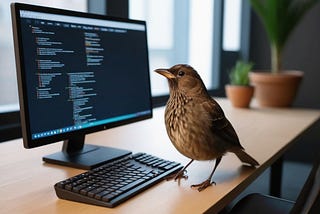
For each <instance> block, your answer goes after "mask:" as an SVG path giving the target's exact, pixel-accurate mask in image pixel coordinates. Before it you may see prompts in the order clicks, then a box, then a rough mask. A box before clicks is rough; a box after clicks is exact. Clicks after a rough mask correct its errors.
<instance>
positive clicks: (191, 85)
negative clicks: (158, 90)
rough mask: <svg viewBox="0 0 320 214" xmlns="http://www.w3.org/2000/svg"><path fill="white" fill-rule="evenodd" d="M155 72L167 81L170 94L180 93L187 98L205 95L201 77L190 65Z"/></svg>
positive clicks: (179, 65)
mask: <svg viewBox="0 0 320 214" xmlns="http://www.w3.org/2000/svg"><path fill="white" fill-rule="evenodd" d="M155 72H157V73H159V74H161V75H163V76H165V77H166V78H167V79H168V82H169V88H170V93H173V92H180V93H182V94H184V95H187V96H199V95H201V94H203V93H204V94H207V90H206V87H205V85H204V84H203V82H202V80H201V77H200V76H199V74H198V72H197V71H196V70H194V69H193V68H192V67H191V66H190V65H186V64H178V65H174V66H172V67H171V68H168V69H164V68H160V69H156V70H155Z"/></svg>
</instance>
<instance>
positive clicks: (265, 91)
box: [249, 71, 303, 107]
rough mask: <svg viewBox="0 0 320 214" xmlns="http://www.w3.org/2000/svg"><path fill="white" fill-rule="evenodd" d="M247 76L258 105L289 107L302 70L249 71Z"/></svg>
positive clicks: (296, 89) (295, 92)
mask: <svg viewBox="0 0 320 214" xmlns="http://www.w3.org/2000/svg"><path fill="white" fill-rule="evenodd" d="M249 78H250V81H251V84H252V85H254V86H255V98H256V99H257V101H258V103H259V105H260V106H266V107H289V106H291V105H292V103H293V101H294V99H295V97H296V94H297V91H298V88H299V85H300V82H301V80H302V78H303V72H301V71H283V72H281V73H280V74H272V73H270V72H251V73H250V74H249Z"/></svg>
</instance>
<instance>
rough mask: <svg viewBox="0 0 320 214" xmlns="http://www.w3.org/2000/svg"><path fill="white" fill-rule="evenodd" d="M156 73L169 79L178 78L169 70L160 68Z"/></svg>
mask: <svg viewBox="0 0 320 214" xmlns="http://www.w3.org/2000/svg"><path fill="white" fill-rule="evenodd" d="M154 71H155V72H157V73H158V74H161V75H162V76H165V77H166V78H168V79H174V78H176V77H175V76H174V75H173V74H172V73H171V72H170V71H169V70H168V69H164V68H160V69H156V70H154Z"/></svg>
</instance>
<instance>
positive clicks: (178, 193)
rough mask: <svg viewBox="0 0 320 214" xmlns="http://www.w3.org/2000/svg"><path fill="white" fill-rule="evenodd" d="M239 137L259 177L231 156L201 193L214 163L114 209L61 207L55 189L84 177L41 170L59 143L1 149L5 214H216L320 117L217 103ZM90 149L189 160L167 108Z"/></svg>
mask: <svg viewBox="0 0 320 214" xmlns="http://www.w3.org/2000/svg"><path fill="white" fill-rule="evenodd" d="M218 102H219V103H220V104H221V105H222V107H223V109H224V110H225V113H226V115H227V117H228V118H229V119H230V121H231V122H232V124H233V125H234V127H235V129H236V130H237V132H238V134H239V137H240V141H241V143H242V145H243V147H244V148H245V149H246V151H247V152H248V153H249V154H251V155H252V156H253V157H254V158H256V159H257V160H258V161H259V162H260V164H261V165H260V166H259V167H258V168H256V169H252V168H250V167H244V166H242V165H241V163H240V161H239V160H238V159H237V158H236V157H235V155H233V154H228V155H226V156H225V157H224V158H223V159H222V162H221V164H220V165H219V167H218V169H217V171H216V173H215V175H214V181H215V182H216V183H217V185H216V186H215V185H213V186H212V187H209V188H207V189H206V190H204V191H203V192H198V191H197V190H194V189H191V188H190V185H191V184H195V183H199V182H202V181H203V180H204V179H206V178H207V176H208V175H209V173H210V172H211V170H212V167H213V164H214V162H213V161H210V162H197V161H196V162H194V163H193V164H192V165H191V166H190V167H189V169H188V175H189V179H188V180H181V182H180V184H178V183H177V182H173V181H163V182H161V183H159V184H157V185H156V186H154V187H152V188H150V189H148V190H146V191H144V192H142V193H141V194H139V195H137V196H136V197H134V198H132V199H130V200H128V201H127V202H125V203H123V204H121V205H119V206H118V207H116V208H114V209H109V208H104V207H98V206H92V205H87V204H81V203H76V202H71V201H65V200H60V199H58V198H57V197H56V195H55V191H54V189H53V185H54V184H55V183H56V182H58V181H60V180H63V179H66V178H68V177H71V176H74V175H76V174H79V173H81V172H83V171H82V170H78V169H72V168H67V167H63V166H56V165H50V164H46V163H43V162H42V160H41V158H42V156H44V155H47V154H50V153H54V152H56V151H58V150H60V149H61V145H62V144H60V143H58V144H51V145H47V146H44V147H40V148H35V149H31V150H27V149H24V148H23V146H22V140H21V139H19V140H13V141H9V142H4V143H0V171H1V176H0V193H1V197H0V209H1V213H139V214H140V213H153V214H155V213H203V212H206V211H211V212H212V213H215V212H217V211H218V210H220V209H222V208H223V207H224V206H225V205H227V204H228V203H229V202H230V201H232V200H233V199H234V198H235V197H236V196H237V195H238V194H239V193H240V192H241V191H243V190H244V189H245V188H246V187H247V186H248V185H249V184H250V183H251V182H252V181H254V180H255V179H256V178H257V177H258V176H259V175H260V174H261V173H262V172H263V171H264V170H265V169H266V168H267V167H269V166H270V165H271V164H273V163H274V162H275V161H276V160H277V159H278V158H279V157H281V156H282V155H283V153H284V152H285V151H286V150H287V149H288V148H289V146H290V145H291V144H292V143H293V141H294V139H295V138H296V137H297V136H299V135H300V134H301V133H302V132H304V131H305V130H306V129H307V128H308V127H309V126H311V125H312V124H313V123H314V122H315V121H316V120H317V119H318V118H319V116H320V111H316V110H306V109H261V108H253V109H250V110H248V109H236V108H232V107H231V106H230V103H229V102H228V101H227V100H225V99H218ZM86 142H88V143H92V144H99V145H107V146H113V147H118V148H123V149H128V150H132V151H133V152H147V153H150V154H154V155H157V156H159V157H163V158H167V159H171V160H176V161H179V162H181V163H183V164H186V163H187V162H188V161H189V160H188V159H187V158H185V157H183V156H182V155H180V154H179V153H178V152H177V151H176V150H175V149H174V147H173V146H172V145H171V143H170V141H169V139H168V137H167V134H166V131H165V127H164V121H163V108H159V109H155V110H154V118H153V119H150V120H146V121H142V122H138V123H134V124H130V125H126V126H123V127H119V128H115V129H111V130H107V131H102V132H99V133H95V134H91V135H88V136H87V138H86Z"/></svg>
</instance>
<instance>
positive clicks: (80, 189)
mask: <svg viewBox="0 0 320 214" xmlns="http://www.w3.org/2000/svg"><path fill="white" fill-rule="evenodd" d="M181 168H182V166H181V165H180V164H179V163H176V162H173V161H168V160H164V159H161V158H158V157H155V156H152V155H149V154H145V153H137V154H134V155H129V156H127V157H125V158H122V159H120V160H116V161H113V162H111V163H107V164H104V165H102V166H99V167H97V168H95V169H92V170H90V171H87V172H85V173H82V174H79V175H77V176H74V177H71V178H69V179H66V180H64V181H61V182H58V183H56V184H55V185H54V188H55V191H56V194H57V196H58V197H59V198H61V199H66V200H71V201H77V202H82V203H87V204H93V205H99V206H104V207H115V206H116V205H118V204H120V203H121V202H124V201H125V200H127V199H129V198H130V197H132V196H134V195H136V194H138V193H139V192H141V191H143V190H145V189H147V188H148V187H150V186H152V185H154V184H156V183H158V182H160V181H161V180H163V179H164V178H165V177H166V176H168V175H170V174H172V173H173V172H176V171H178V170H179V169H181Z"/></svg>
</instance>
